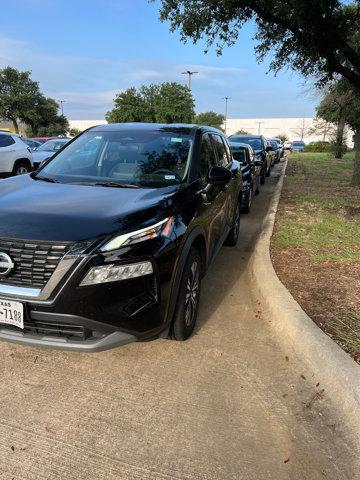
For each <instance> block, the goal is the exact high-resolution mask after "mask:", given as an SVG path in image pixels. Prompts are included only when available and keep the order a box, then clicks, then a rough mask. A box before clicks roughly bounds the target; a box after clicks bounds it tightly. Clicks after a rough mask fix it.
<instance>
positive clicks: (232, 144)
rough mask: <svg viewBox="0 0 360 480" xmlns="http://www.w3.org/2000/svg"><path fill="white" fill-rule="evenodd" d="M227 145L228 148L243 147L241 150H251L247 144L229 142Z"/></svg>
mask: <svg viewBox="0 0 360 480" xmlns="http://www.w3.org/2000/svg"><path fill="white" fill-rule="evenodd" d="M229 145H230V147H243V148H247V149H248V150H250V149H251V150H252V146H251V145H249V144H248V143H241V142H232V141H230V142H229Z"/></svg>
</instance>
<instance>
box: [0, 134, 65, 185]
mask: <svg viewBox="0 0 360 480" xmlns="http://www.w3.org/2000/svg"><path fill="white" fill-rule="evenodd" d="M69 140H70V138H63V137H61V138H60V137H42V138H23V137H20V136H19V135H16V134H15V133H11V132H8V131H2V130H0V177H9V176H13V175H23V174H25V173H29V172H31V171H33V170H36V169H37V168H38V167H39V166H40V164H41V163H42V162H43V161H44V160H46V159H47V158H49V157H51V156H52V155H54V153H56V152H57V151H58V150H59V149H60V148H62V147H63V146H64V145H65V144H66V143H67V142H68V141H69Z"/></svg>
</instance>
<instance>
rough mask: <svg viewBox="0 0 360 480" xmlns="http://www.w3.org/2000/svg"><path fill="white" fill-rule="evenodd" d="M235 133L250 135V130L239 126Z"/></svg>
mask: <svg viewBox="0 0 360 480" xmlns="http://www.w3.org/2000/svg"><path fill="white" fill-rule="evenodd" d="M235 135H250V132H248V131H247V130H244V129H243V128H240V130H238V131H237V132H236V133H235Z"/></svg>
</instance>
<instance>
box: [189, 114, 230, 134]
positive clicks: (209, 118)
mask: <svg viewBox="0 0 360 480" xmlns="http://www.w3.org/2000/svg"><path fill="white" fill-rule="evenodd" d="M224 121H225V116H224V115H222V114H221V113H216V112H213V111H209V112H203V113H199V114H198V115H196V116H195V118H194V123H196V124H197V125H207V126H209V127H215V128H218V129H219V130H222V124H223V123H224Z"/></svg>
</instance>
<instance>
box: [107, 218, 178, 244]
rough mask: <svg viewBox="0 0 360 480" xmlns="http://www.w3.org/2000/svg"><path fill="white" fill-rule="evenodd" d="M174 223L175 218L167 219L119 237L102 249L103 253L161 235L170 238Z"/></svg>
mask: <svg viewBox="0 0 360 480" xmlns="http://www.w3.org/2000/svg"><path fill="white" fill-rule="evenodd" d="M173 222H174V218H173V217H170V218H165V219H164V220H161V222H159V223H155V225H151V226H150V227H146V228H142V229H141V230H136V231H135V232H130V233H125V234H124V235H118V236H117V237H115V238H113V239H111V240H110V241H109V242H107V243H106V244H105V245H104V246H103V247H101V251H102V252H108V251H109V250H116V249H117V248H119V247H123V246H125V245H132V244H134V243H138V242H142V241H144V240H150V239H151V238H155V237H158V236H160V235H161V234H164V235H166V236H168V235H169V233H170V230H171V227H172V225H173Z"/></svg>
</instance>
